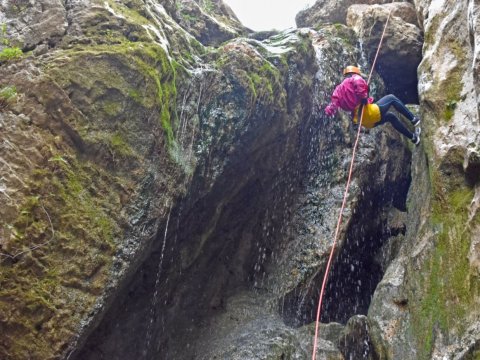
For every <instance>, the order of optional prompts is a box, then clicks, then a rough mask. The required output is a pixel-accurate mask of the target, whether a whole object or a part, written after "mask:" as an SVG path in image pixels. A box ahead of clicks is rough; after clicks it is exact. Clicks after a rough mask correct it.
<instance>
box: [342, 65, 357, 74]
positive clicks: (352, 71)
mask: <svg viewBox="0 0 480 360" xmlns="http://www.w3.org/2000/svg"><path fill="white" fill-rule="evenodd" d="M348 74H358V75H360V76H361V75H362V73H361V72H360V69H359V68H358V67H356V66H351V65H350V66H347V67H346V68H345V70H343V75H344V76H345V75H348Z"/></svg>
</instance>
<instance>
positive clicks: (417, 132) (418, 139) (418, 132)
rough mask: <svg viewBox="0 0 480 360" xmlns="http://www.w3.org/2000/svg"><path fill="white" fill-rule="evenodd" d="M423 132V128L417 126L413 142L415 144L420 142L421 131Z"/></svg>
mask: <svg viewBox="0 0 480 360" xmlns="http://www.w3.org/2000/svg"><path fill="white" fill-rule="evenodd" d="M421 132H422V129H421V128H416V129H415V132H414V133H413V137H412V142H413V143H414V144H415V145H418V144H420V133H421Z"/></svg>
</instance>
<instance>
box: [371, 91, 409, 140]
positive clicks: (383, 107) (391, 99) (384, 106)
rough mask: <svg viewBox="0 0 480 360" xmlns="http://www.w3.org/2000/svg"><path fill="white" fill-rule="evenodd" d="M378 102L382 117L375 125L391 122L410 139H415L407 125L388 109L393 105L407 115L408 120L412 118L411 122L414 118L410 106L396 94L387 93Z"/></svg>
mask: <svg viewBox="0 0 480 360" xmlns="http://www.w3.org/2000/svg"><path fill="white" fill-rule="evenodd" d="M376 104H377V105H378V107H379V108H380V114H381V116H382V117H381V120H380V121H379V122H378V123H377V124H376V125H375V126H379V125H382V124H385V123H387V122H389V123H390V124H392V126H393V127H394V128H395V130H397V131H398V132H399V133H401V134H402V135H404V136H406V137H407V138H409V139H413V133H412V132H410V131H409V130H408V129H407V128H406V126H405V125H404V124H403V123H402V122H401V121H400V119H399V118H398V117H397V116H396V115H395V114H394V113H392V112H388V110H389V109H390V108H391V107H392V106H393V107H394V108H395V110H397V111H398V112H399V113H400V114H402V115H403V116H405V117H406V118H407V119H408V120H410V122H411V121H412V120H413V118H414V115H413V114H412V112H411V111H410V110H408V108H407V107H406V106H405V105H404V104H403V103H402V102H401V101H400V100H399V99H398V98H397V97H396V96H395V95H386V96H384V97H383V98H381V99H380V100H378V101H377V102H376Z"/></svg>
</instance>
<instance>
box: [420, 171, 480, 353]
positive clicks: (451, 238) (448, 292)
mask: <svg viewBox="0 0 480 360" xmlns="http://www.w3.org/2000/svg"><path fill="white" fill-rule="evenodd" d="M432 176H433V178H432V179H431V181H432V184H433V187H434V204H433V211H432V218H431V227H432V228H433V229H435V230H436V232H437V234H436V238H435V244H434V247H433V249H432V252H431V254H430V256H429V261H426V262H424V263H423V264H422V267H421V268H420V269H417V270H416V271H415V274H416V275H414V276H416V280H415V281H416V283H417V284H418V291H420V292H421V294H417V296H416V298H417V299H418V303H416V304H414V306H413V307H412V315H413V325H414V332H415V334H416V338H417V339H419V343H418V349H420V357H419V358H420V359H429V358H430V354H431V352H432V350H433V345H434V340H435V339H434V336H435V332H436V331H441V332H442V333H443V334H445V336H448V334H449V333H451V332H458V333H460V334H461V333H463V332H464V331H465V330H466V329H465V323H464V319H465V318H466V317H467V315H468V314H469V312H470V311H471V309H473V308H474V307H475V299H474V296H475V294H476V293H478V292H479V290H480V286H479V284H478V283H475V282H472V281H470V264H469V260H468V253H469V249H470V240H471V230H470V227H469V225H468V216H469V211H468V206H469V205H470V203H471V201H472V199H473V196H474V191H473V190H472V189H471V188H469V187H467V186H464V187H459V188H457V189H456V190H454V191H450V192H448V193H447V192H445V190H444V189H443V185H442V181H440V178H439V174H438V173H436V172H435V171H433V173H432Z"/></svg>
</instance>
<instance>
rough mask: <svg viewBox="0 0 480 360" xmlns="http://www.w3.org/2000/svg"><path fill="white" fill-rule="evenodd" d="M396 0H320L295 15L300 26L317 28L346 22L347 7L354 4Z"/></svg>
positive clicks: (384, 2)
mask: <svg viewBox="0 0 480 360" xmlns="http://www.w3.org/2000/svg"><path fill="white" fill-rule="evenodd" d="M394 1H395V0H357V1H355V0H339V1H335V0H318V1H317V2H316V3H315V4H313V5H312V6H311V7H309V8H307V9H305V10H302V11H300V12H299V13H298V14H297V16H296V17H295V22H296V24H297V26H298V27H312V28H316V27H318V26H319V25H321V24H326V23H330V24H335V23H339V24H346V18H347V9H348V8H349V7H350V6H351V5H354V4H370V5H371V4H386V3H391V2H394Z"/></svg>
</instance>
